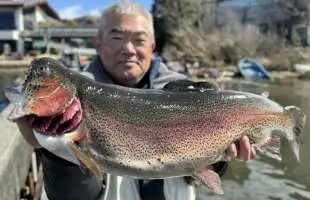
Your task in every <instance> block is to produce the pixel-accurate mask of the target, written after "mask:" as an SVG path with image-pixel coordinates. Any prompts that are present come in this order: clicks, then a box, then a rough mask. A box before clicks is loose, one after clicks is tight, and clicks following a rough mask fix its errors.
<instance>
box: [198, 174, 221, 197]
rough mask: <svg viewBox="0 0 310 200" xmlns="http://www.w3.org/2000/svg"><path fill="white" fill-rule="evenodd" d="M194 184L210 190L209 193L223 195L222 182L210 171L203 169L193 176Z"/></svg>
mask: <svg viewBox="0 0 310 200" xmlns="http://www.w3.org/2000/svg"><path fill="white" fill-rule="evenodd" d="M193 178H195V180H196V183H198V184H202V185H204V186H206V187H208V188H210V189H211V192H212V193H214V194H218V195H223V194H224V190H223V188H222V181H221V178H220V177H219V175H218V174H217V173H216V172H214V171H213V170H211V169H205V170H203V171H202V172H199V173H195V174H194V175H193Z"/></svg>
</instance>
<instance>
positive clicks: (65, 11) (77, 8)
mask: <svg viewBox="0 0 310 200" xmlns="http://www.w3.org/2000/svg"><path fill="white" fill-rule="evenodd" d="M0 1H1V0H0ZM118 1H119V0H48V2H49V4H50V5H51V6H52V7H53V8H54V9H55V10H56V11H57V13H59V15H60V17H61V18H66V19H72V18H76V17H80V16H83V15H89V14H91V15H99V14H100V12H101V11H102V9H104V8H105V7H106V6H108V5H110V4H112V3H115V2H118ZM131 1H135V2H137V3H139V4H141V5H143V6H145V7H146V8H148V9H150V8H151V5H152V3H153V0H131ZM264 1H267V2H268V1H270V0H259V1H258V0H227V1H226V2H225V4H226V5H249V4H252V5H253V4H255V2H256V3H257V2H264Z"/></svg>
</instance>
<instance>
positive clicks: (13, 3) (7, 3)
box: [0, 0, 23, 6]
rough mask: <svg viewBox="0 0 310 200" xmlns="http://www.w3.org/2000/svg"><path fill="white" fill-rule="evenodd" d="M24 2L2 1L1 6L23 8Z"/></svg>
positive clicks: (14, 0)
mask: <svg viewBox="0 0 310 200" xmlns="http://www.w3.org/2000/svg"><path fill="white" fill-rule="evenodd" d="M22 5H23V2H22V1H20V0H1V1H0V6H22Z"/></svg>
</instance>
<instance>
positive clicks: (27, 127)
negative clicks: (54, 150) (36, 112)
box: [15, 116, 41, 148]
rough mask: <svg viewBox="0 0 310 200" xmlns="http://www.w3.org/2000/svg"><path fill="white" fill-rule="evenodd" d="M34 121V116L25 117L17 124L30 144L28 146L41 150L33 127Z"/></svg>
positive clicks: (18, 120) (17, 121)
mask: <svg viewBox="0 0 310 200" xmlns="http://www.w3.org/2000/svg"><path fill="white" fill-rule="evenodd" d="M33 119H34V117H33V116H25V117H22V118H19V119H17V120H16V121H15V122H16V124H17V126H18V129H19V131H20V132H21V134H22V135H23V137H24V138H25V140H26V141H27V142H28V144H30V145H31V146H33V147H34V148H40V147H41V145H40V144H39V143H38V141H37V139H36V137H35V136H34V134H33V131H32V127H31V125H32V122H33Z"/></svg>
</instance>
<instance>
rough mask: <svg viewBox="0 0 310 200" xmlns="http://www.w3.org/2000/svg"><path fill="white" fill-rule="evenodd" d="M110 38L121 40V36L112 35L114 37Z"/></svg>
mask: <svg viewBox="0 0 310 200" xmlns="http://www.w3.org/2000/svg"><path fill="white" fill-rule="evenodd" d="M112 39H113V40H122V39H123V37H118V36H114V37H112Z"/></svg>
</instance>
